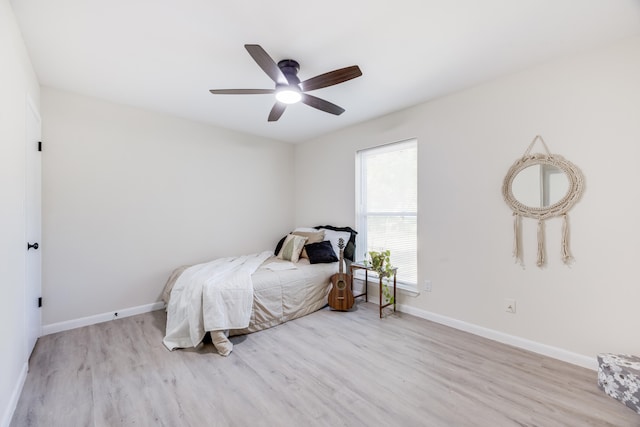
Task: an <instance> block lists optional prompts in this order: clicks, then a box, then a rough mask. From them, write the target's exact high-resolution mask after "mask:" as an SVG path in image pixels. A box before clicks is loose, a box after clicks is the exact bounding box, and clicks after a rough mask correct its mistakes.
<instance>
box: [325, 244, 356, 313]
mask: <svg viewBox="0 0 640 427" xmlns="http://www.w3.org/2000/svg"><path fill="white" fill-rule="evenodd" d="M338 247H339V248H340V261H339V262H340V272H339V273H336V274H334V275H333V276H331V290H330V291H329V298H328V299H329V307H331V308H332V309H334V310H339V311H346V310H349V309H351V307H353V303H354V298H353V292H352V291H351V276H350V275H348V274H345V273H344V272H343V271H342V262H343V259H342V258H343V248H344V242H343V240H342V239H340V240H339V244H338Z"/></svg>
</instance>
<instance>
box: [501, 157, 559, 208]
mask: <svg viewBox="0 0 640 427" xmlns="http://www.w3.org/2000/svg"><path fill="white" fill-rule="evenodd" d="M511 187H512V191H513V196H514V197H515V198H516V200H517V201H519V202H520V203H522V204H523V205H525V206H529V207H531V208H548V207H549V206H551V205H554V204H556V203H558V202H559V201H560V200H562V198H564V197H565V196H566V195H567V192H568V191H569V178H568V177H567V175H566V174H565V173H564V171H563V170H562V169H560V168H558V167H556V166H552V165H548V164H544V163H542V164H538V165H531V166H528V167H526V168H524V169H522V170H521V171H520V172H518V174H517V175H516V176H515V177H514V178H513V183H512V184H511Z"/></svg>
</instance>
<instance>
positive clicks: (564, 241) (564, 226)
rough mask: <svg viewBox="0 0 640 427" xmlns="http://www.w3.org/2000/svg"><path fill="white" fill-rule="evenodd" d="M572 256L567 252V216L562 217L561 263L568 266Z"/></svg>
mask: <svg viewBox="0 0 640 427" xmlns="http://www.w3.org/2000/svg"><path fill="white" fill-rule="evenodd" d="M572 259H573V256H572V255H571V251H570V250H569V218H568V217H567V214H564V215H562V262H564V263H565V264H569V263H570V262H571V260H572Z"/></svg>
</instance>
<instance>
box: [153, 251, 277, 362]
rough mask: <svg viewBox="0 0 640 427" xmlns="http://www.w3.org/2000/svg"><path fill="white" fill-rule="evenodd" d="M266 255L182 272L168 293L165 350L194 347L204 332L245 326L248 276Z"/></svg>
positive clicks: (250, 292)
mask: <svg viewBox="0 0 640 427" xmlns="http://www.w3.org/2000/svg"><path fill="white" fill-rule="evenodd" d="M270 256H271V252H269V251H266V252H262V253H259V254H252V255H245V256H240V257H231V258H220V259H217V260H214V261H211V262H208V263H204V264H198V265H194V266H192V267H189V268H187V269H185V270H184V271H183V272H182V274H180V275H179V276H178V277H177V279H176V281H175V283H174V284H173V286H172V290H171V291H170V292H171V298H170V299H169V303H168V305H167V329H166V336H165V338H164V340H163V343H164V345H165V346H166V347H167V348H168V349H169V350H173V349H175V348H186V347H195V346H197V345H198V344H200V342H201V341H202V339H203V338H204V335H205V333H206V332H207V331H224V330H229V329H242V328H246V327H248V326H249V321H250V320H251V312H252V307H253V283H252V280H251V274H253V272H255V271H256V270H257V269H258V267H259V266H260V265H261V264H262V263H263V262H264V261H265V260H266V259H267V258H269V257H270Z"/></svg>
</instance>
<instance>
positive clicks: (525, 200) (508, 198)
mask: <svg viewBox="0 0 640 427" xmlns="http://www.w3.org/2000/svg"><path fill="white" fill-rule="evenodd" d="M536 141H540V142H541V144H542V146H543V147H544V150H545V152H544V153H538V154H531V149H532V148H533V146H534V145H535V143H536ZM583 190H584V177H583V175H582V172H580V169H578V167H577V166H576V165H574V164H573V163H571V162H569V161H568V160H566V159H565V158H564V157H562V156H560V155H558V154H551V152H550V151H549V148H548V147H547V144H546V143H545V142H544V140H543V139H542V137H541V136H540V135H536V137H535V138H534V139H533V141H531V144H529V148H527V151H525V152H524V155H523V156H522V158H520V159H518V160H516V162H515V163H514V164H513V166H511V169H509V172H507V176H506V177H505V178H504V183H503V185H502V195H503V196H504V200H505V202H507V205H509V207H510V208H511V209H512V210H513V235H514V236H513V256H514V258H515V259H516V262H519V263H520V264H522V265H524V260H523V256H522V217H523V216H524V217H527V218H533V219H536V220H537V221H538V252H537V260H536V264H537V265H538V267H543V266H544V265H545V263H546V254H545V224H544V221H545V220H546V219H547V218H551V217H554V216H562V241H561V252H562V262H564V263H565V264H569V263H570V262H571V261H572V259H573V256H572V255H571V251H570V250H569V218H568V216H567V214H568V212H569V209H571V207H572V206H573V205H574V204H575V203H576V202H577V201H578V200H579V199H580V197H581V196H582V192H583Z"/></svg>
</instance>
